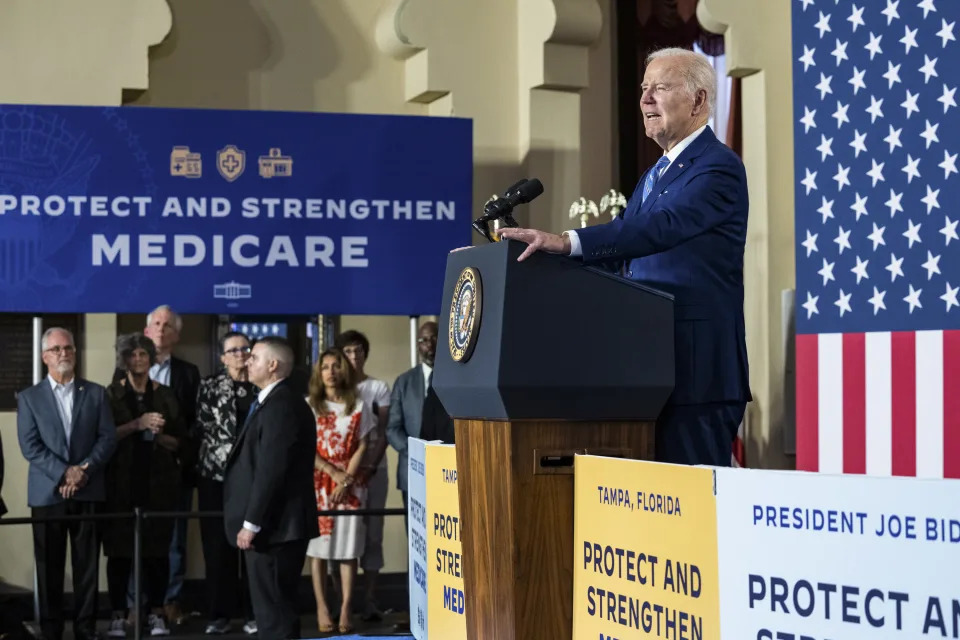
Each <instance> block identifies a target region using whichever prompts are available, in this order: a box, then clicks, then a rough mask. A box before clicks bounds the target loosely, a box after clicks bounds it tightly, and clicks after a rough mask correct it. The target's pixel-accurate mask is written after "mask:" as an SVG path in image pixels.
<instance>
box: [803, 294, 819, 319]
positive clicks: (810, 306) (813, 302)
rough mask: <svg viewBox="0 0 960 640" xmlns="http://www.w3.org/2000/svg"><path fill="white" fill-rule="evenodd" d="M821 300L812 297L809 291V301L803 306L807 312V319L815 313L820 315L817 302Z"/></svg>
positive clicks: (817, 297)
mask: <svg viewBox="0 0 960 640" xmlns="http://www.w3.org/2000/svg"><path fill="white" fill-rule="evenodd" d="M819 299H820V296H811V295H810V292H809V291H807V301H806V302H804V303H803V304H802V305H801V306H802V307H803V308H804V309H806V311H807V319H809V318H810V316H812V315H813V314H815V313H820V311H819V310H818V309H817V300H819Z"/></svg>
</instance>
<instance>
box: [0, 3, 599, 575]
mask: <svg viewBox="0 0 960 640" xmlns="http://www.w3.org/2000/svg"><path fill="white" fill-rule="evenodd" d="M613 3H614V0H484V2H450V1H449V0H312V1H311V0H284V1H283V2H276V1H270V0H199V1H198V0H170V1H169V2H165V1H164V0H85V1H84V2H83V3H76V2H74V1H73V0H45V1H44V2H36V1H35V0H5V2H3V3H0V102H8V103H12V102H19V103H47V104H104V105H116V104H120V103H121V102H126V103H132V104H135V105H140V106H164V107H208V108H225V109H226V108H229V109H278V110H303V111H328V112H332V111H339V112H357V113H390V114H423V115H434V116H449V115H456V116H459V117H466V118H471V119H472V120H473V127H474V129H473V135H474V169H475V170H474V183H473V186H474V192H473V202H474V203H475V207H476V208H479V207H480V206H481V205H482V204H483V202H484V201H485V200H486V199H487V198H488V197H489V196H490V195H491V194H492V193H494V192H501V191H502V190H503V189H504V188H505V187H506V186H508V185H509V184H512V183H513V182H515V181H516V180H517V179H519V177H520V176H536V177H540V178H541V180H542V181H543V182H544V185H545V188H546V192H545V193H544V195H543V196H542V197H541V198H540V199H539V200H538V201H537V202H536V203H535V204H536V206H535V207H530V208H529V211H525V212H524V214H523V215H526V216H529V220H531V221H533V222H536V223H537V224H539V225H540V226H543V227H545V228H549V229H552V230H555V231H560V230H562V229H566V228H570V226H571V225H572V224H575V223H572V222H571V221H569V220H568V218H567V210H568V207H569V204H570V202H571V201H572V200H573V199H575V198H576V197H578V196H579V195H581V191H582V192H583V195H586V196H587V197H589V198H593V199H599V197H600V196H601V195H602V193H603V192H604V191H605V190H607V189H609V188H610V186H612V185H613V184H614V178H615V176H614V175H613V159H614V158H615V153H616V150H615V144H614V140H613V130H612V127H613V122H614V120H613V113H614V112H613V104H614V100H613V98H612V96H613V70H612V59H613V43H612V39H611V33H612V24H611V19H612V16H611V8H612V6H613ZM158 42H159V43H160V44H158V45H157V46H153V47H152V48H149V49H148V47H150V46H151V45H154V44H155V43H158ZM464 224H465V225H469V220H466V219H465V220H464ZM144 311H146V310H144ZM438 311H439V310H438ZM192 322H193V320H192V319H188V321H187V323H188V325H190V326H191V327H192V326H193V325H192V324H191V323H192ZM123 324H124V326H123V327H121V329H124V330H126V329H127V328H128V327H127V326H126V325H127V324H130V325H131V326H133V325H135V324H136V319H135V318H134V319H130V320H126V319H125V320H124V323H123ZM341 328H342V329H348V328H355V329H358V330H360V331H363V332H364V333H366V334H367V336H368V337H369V338H370V341H371V343H372V353H371V359H370V362H369V365H368V369H369V372H370V374H371V375H373V376H375V377H378V378H381V379H384V380H387V381H388V382H389V383H391V384H392V383H393V381H394V379H395V378H396V376H397V375H398V374H400V373H401V372H402V371H404V370H405V369H407V368H408V367H409V366H410V355H409V354H410V345H409V335H410V334H409V319H408V318H397V317H377V316H346V317H343V318H342V319H341ZM204 331H205V330H204V328H203V327H202V326H198V327H194V328H193V329H189V328H188V331H186V332H185V335H184V339H183V341H182V344H181V346H180V348H179V349H178V353H180V354H182V355H184V356H185V357H190V358H191V359H193V360H194V361H195V362H197V363H198V364H204V365H205V363H207V362H208V360H209V355H208V354H207V352H206V351H205V346H204V345H205V340H206V335H208V334H206V333H204ZM116 333H117V318H116V316H113V315H110V314H102V315H95V316H93V315H91V316H87V318H86V336H87V339H86V342H85V344H84V349H86V353H85V363H86V371H85V372H84V374H85V375H86V376H88V377H90V378H91V379H93V380H95V381H98V382H103V383H105V382H107V381H108V380H109V377H110V374H111V372H112V370H113V358H114V356H113V343H114V340H115V338H116ZM14 425H15V418H14V416H13V415H12V414H9V413H7V414H0V431H2V434H3V438H4V444H5V445H6V451H7V456H6V458H7V477H6V480H5V486H4V498H5V500H6V502H7V504H8V505H9V506H10V508H11V512H12V513H11V515H27V509H26V507H25V506H24V504H25V496H26V486H25V485H26V464H25V463H24V461H23V460H22V458H21V457H20V456H19V455H18V447H17V445H16V431H15V426H14ZM388 456H389V464H390V478H391V482H390V486H391V492H390V495H389V498H388V506H390V507H399V506H401V500H400V496H399V493H398V492H397V491H396V490H395V489H394V488H393V487H394V484H395V481H394V478H395V468H396V456H395V455H394V452H393V451H392V450H390V451H389V452H388ZM385 538H386V540H387V542H386V544H385V555H386V562H387V566H386V569H385V570H386V571H403V570H405V568H406V540H405V536H404V533H403V524H402V519H401V518H388V519H387V526H386V532H385ZM198 540H199V536H198V535H197V529H196V527H195V526H194V527H192V528H191V540H190V546H191V556H190V560H191V562H190V566H189V576H190V577H197V576H199V575H202V563H201V562H200V555H199V542H198ZM0 548H2V549H4V552H3V553H0V578H2V579H4V580H6V581H8V582H11V583H14V584H17V585H21V586H27V587H29V586H30V585H32V557H31V556H32V554H31V552H30V549H31V542H30V532H29V528H26V527H3V528H0ZM7 549H16V550H18V552H17V553H9V552H8V551H7ZM68 575H69V570H68Z"/></svg>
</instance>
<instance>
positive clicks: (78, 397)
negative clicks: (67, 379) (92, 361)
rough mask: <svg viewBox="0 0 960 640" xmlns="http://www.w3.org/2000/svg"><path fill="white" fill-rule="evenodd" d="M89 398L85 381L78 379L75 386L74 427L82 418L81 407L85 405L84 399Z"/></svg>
mask: <svg viewBox="0 0 960 640" xmlns="http://www.w3.org/2000/svg"><path fill="white" fill-rule="evenodd" d="M86 397H87V391H86V384H85V383H84V381H83V380H81V379H79V378H77V379H76V382H75V383H74V385H73V425H74V426H76V425H77V420H78V419H79V417H80V405H82V404H83V401H84V399H85V398H86Z"/></svg>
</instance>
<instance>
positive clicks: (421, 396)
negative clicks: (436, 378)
mask: <svg viewBox="0 0 960 640" xmlns="http://www.w3.org/2000/svg"><path fill="white" fill-rule="evenodd" d="M416 383H417V386H416V388H415V389H414V390H413V393H414V395H415V396H416V398H417V402H418V403H419V404H420V406H423V401H424V400H425V399H426V392H425V391H424V389H423V388H424V387H425V386H426V385H427V379H426V378H425V377H423V365H422V364H418V365H417V375H416Z"/></svg>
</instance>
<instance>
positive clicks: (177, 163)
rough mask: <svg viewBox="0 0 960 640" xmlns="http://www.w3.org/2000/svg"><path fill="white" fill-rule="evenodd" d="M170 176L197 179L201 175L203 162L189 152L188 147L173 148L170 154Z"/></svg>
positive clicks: (196, 155) (195, 154) (197, 154)
mask: <svg viewBox="0 0 960 640" xmlns="http://www.w3.org/2000/svg"><path fill="white" fill-rule="evenodd" d="M170 175H171V176H173V177H175V178H199V177H201V176H202V175H203V162H202V161H201V160H200V154H199V153H196V152H193V151H190V147H186V146H178V147H174V148H173V151H171V152H170Z"/></svg>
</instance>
